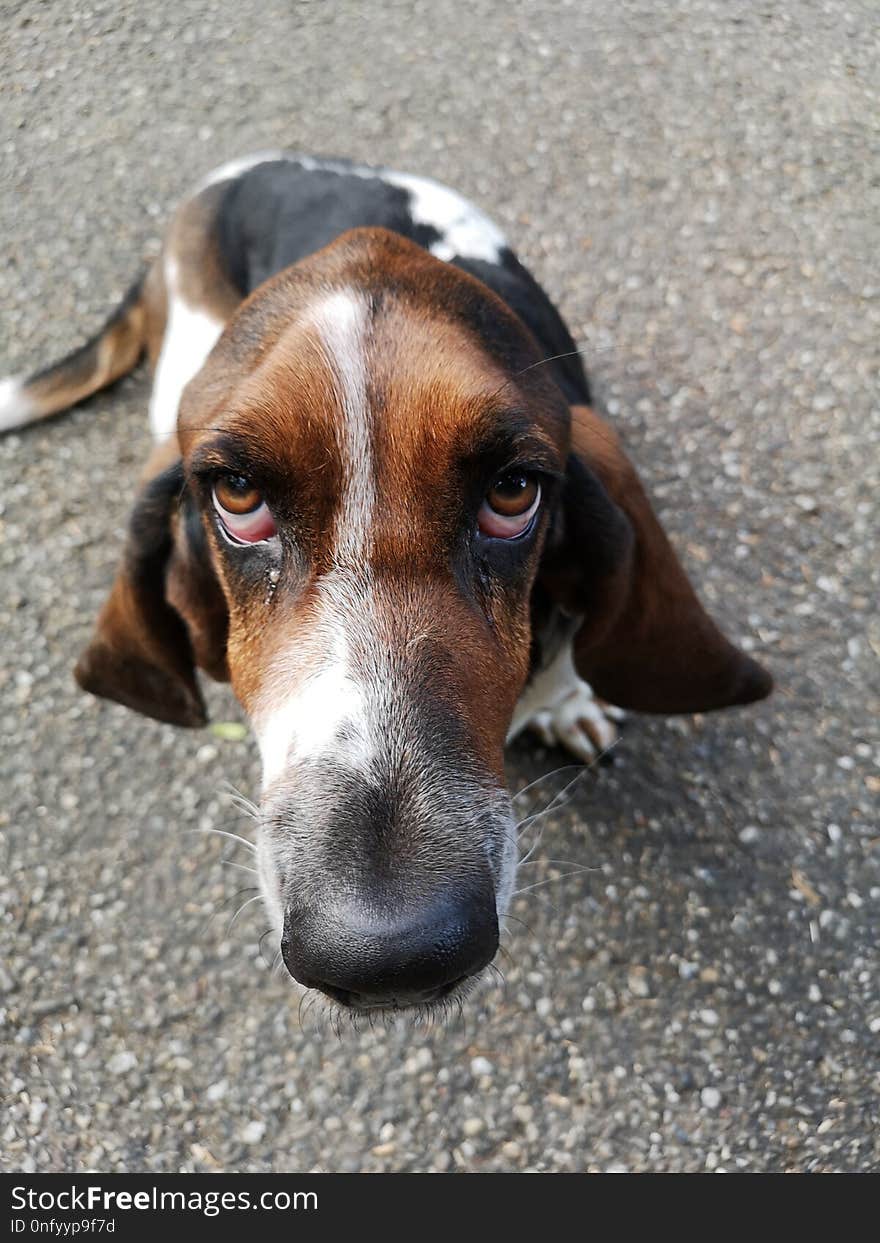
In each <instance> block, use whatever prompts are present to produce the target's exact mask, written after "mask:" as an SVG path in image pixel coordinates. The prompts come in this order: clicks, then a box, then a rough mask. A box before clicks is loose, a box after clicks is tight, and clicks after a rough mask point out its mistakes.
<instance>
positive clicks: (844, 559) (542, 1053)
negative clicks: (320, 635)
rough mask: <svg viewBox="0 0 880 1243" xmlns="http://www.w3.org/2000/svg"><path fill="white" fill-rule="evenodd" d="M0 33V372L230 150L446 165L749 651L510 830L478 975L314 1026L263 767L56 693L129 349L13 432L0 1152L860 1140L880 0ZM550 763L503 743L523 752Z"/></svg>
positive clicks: (221, 709)
mask: <svg viewBox="0 0 880 1243" xmlns="http://www.w3.org/2000/svg"><path fill="white" fill-rule="evenodd" d="M2 24H3V45H2V53H0V55H2V65H0V308H2V329H0V331H2V341H0V374H2V373H3V372H5V371H19V370H21V369H23V368H26V367H31V366H35V365H38V364H42V363H44V362H46V361H48V360H49V359H51V358H54V357H55V356H57V355H59V354H61V353H62V352H64V351H66V350H67V349H69V348H71V347H73V346H74V345H76V344H77V343H78V342H79V341H80V340H81V339H82V338H83V337H84V336H85V335H86V334H87V333H89V332H91V331H93V330H94V329H95V328H96V327H97V326H98V324H99V323H100V321H101V320H102V318H103V315H104V314H105V312H106V310H107V309H108V307H109V306H110V305H111V304H112V302H113V300H114V299H115V298H116V297H117V296H118V295H119V294H120V293H121V292H122V291H123V289H124V288H125V286H126V285H127V283H128V281H129V278H130V277H131V276H132V275H133V274H134V272H135V271H136V270H137V268H138V266H139V264H140V262H141V259H142V258H143V256H144V255H148V254H151V253H154V252H155V248H156V246H157V243H158V238H159V235H160V231H161V227H162V221H163V220H164V218H165V216H166V214H167V211H168V209H169V207H170V206H171V205H172V204H173V203H174V201H175V200H176V199H177V197H178V196H179V195H180V194H181V192H182V191H183V190H185V188H186V187H187V186H188V185H190V184H191V183H192V181H193V180H194V179H195V178H196V177H197V176H199V175H200V174H202V173H203V172H204V171H205V170H206V169H208V168H210V167H211V166H212V165H214V164H215V163H217V162H219V161H220V160H222V159H225V158H228V157H231V156H234V155H237V154H241V153H243V152H246V151H249V150H253V149H258V148H260V147H264V146H272V145H276V144H282V145H288V146H293V147H297V148H301V149H305V150H310V151H315V152H319V153H325V154H342V155H349V156H353V157H355V158H357V159H362V160H369V161H384V162H387V163H391V164H394V165H396V166H398V167H402V168H406V169H409V170H411V171H415V172H421V173H427V174H431V175H434V176H436V177H439V178H441V179H443V180H445V181H448V182H450V183H452V184H454V185H456V186H457V187H459V188H460V189H462V190H463V191H464V192H466V193H468V194H469V195H471V196H472V197H473V198H475V199H476V200H477V201H479V202H480V203H481V204H482V205H483V206H485V207H486V208H488V209H489V210H490V211H491V212H492V213H493V214H494V215H495V216H496V217H497V218H498V219H499V220H500V221H501V223H502V224H503V226H505V227H506V229H507V231H508V232H509V234H510V236H511V237H512V239H513V240H514V241H515V243H516V244H517V245H518V247H519V249H520V250H521V252H522V254H523V256H524V257H525V258H526V260H527V261H528V262H530V263H531V264H532V265H533V267H534V269H535V271H536V272H537V274H538V276H539V277H540V278H541V279H543V281H544V282H545V283H546V284H547V286H548V288H549V289H550V290H551V292H552V293H553V294H554V296H556V297H557V298H558V300H559V302H560V304H561V306H562V308H563V309H564V311H565V313H566V315H567V316H568V318H569V320H570V323H571V325H572V328H573V330H574V332H575V335H576V337H577V338H578V340H579V341H580V342H581V343H582V344H584V346H585V347H586V349H587V351H588V357H589V363H590V368H591V370H592V372H593V374H594V376H595V378H596V382H597V387H598V390H599V393H600V394H601V396H602V399H603V401H604V403H605V405H606V407H607V408H608V409H609V410H610V411H611V412H612V414H613V415H614V416H615V417H616V419H617V420H618V423H619V426H620V427H621V429H622V431H623V433H624V435H625V438H626V440H627V443H628V444H629V446H630V448H631V450H632V453H633V455H634V456H635V457H636V459H637V460H638V462H639V463H640V464H641V466H642V469H643V471H644V474H645V476H646V478H647V479H648V481H649V483H650V485H651V487H652V490H653V494H654V496H655V498H656V500H657V504H658V507H659V508H660V510H661V511H662V514H663V517H664V520H665V522H666V524H667V526H668V528H669V529H670V531H671V532H672V533H673V536H674V538H675V540H676V542H677V545H678V547H679V548H680V549H681V550H682V552H683V555H684V557H685V558H686V561H687V563H688V565H689V567H690V568H691V570H692V571H693V573H694V575H695V576H696V578H697V579H698V581H699V583H700V585H701V590H702V592H703V595H704V597H705V598H706V599H707V600H708V602H709V603H710V605H711V606H712V607H713V609H714V610H715V611H716V613H717V615H718V616H719V617H720V618H721V619H722V620H723V621H724V623H725V624H726V625H727V626H728V627H729V629H730V631H731V632H732V633H733V634H735V635H736V636H738V638H739V639H740V640H741V641H742V642H743V643H744V644H745V645H746V646H748V647H749V648H751V649H754V650H755V651H756V652H758V653H761V654H762V655H763V657H764V658H765V659H766V660H767V662H768V663H769V664H770V665H771V666H772V668H773V669H774V671H775V673H776V674H777V677H778V681H779V689H778V692H777V694H776V695H775V697H774V698H773V699H772V700H771V701H770V702H769V703H767V704H765V705H761V706H759V707H758V708H756V709H752V710H746V711H737V712H731V713H729V714H721V715H717V716H709V717H706V718H704V719H696V720H695V719H691V718H685V719H681V720H663V719H651V718H646V717H643V718H637V719H634V720H632V722H631V723H630V725H629V727H628V728H627V729H626V732H625V736H624V738H623V741H622V743H621V745H620V746H619V747H618V748H617V751H616V755H617V764H616V766H615V767H613V768H601V769H596V770H595V771H591V772H590V773H589V774H587V776H586V777H585V779H584V780H583V782H582V783H581V786H580V789H579V791H578V792H577V795H576V797H575V799H574V801H573V802H572V803H571V804H570V805H569V806H567V807H565V808H563V809H562V810H560V811H559V812H558V813H556V814H554V815H551V816H549V817H547V818H546V820H545V821H544V822H542V823H543V824H544V827H545V830H546V831H545V833H544V836H543V839H542V842H541V844H540V846H539V847H538V848H537V850H536V854H535V856H534V864H533V865H530V866H529V868H528V869H527V871H526V872H524V873H523V877H524V879H523V884H524V885H525V884H529V885H531V884H535V883H537V882H538V881H545V880H546V881H550V880H551V879H553V878H556V879H555V882H554V883H549V884H546V885H543V886H542V887H541V888H538V889H535V890H532V891H530V892H529V893H526V894H524V895H522V897H521V898H519V899H518V900H517V903H516V906H515V907H514V915H515V916H516V920H515V921H512V922H511V924H510V928H509V932H508V935H507V936H506V938H505V941H506V948H505V953H504V955H503V957H502V959H501V961H500V966H501V968H502V970H503V974H504V981H505V982H504V986H503V987H501V986H500V985H498V986H495V987H492V988H487V989H486V990H485V991H484V992H483V993H482V995H481V996H480V997H479V998H478V999H477V1000H476V1001H475V1002H474V1003H472V1004H471V1005H470V1006H469V1007H468V1008H467V1009H466V1011H465V1013H464V1014H463V1015H462V1016H461V1017H460V1018H458V1019H456V1020H455V1021H453V1022H452V1023H451V1025H450V1026H448V1027H446V1028H434V1029H432V1030H425V1029H423V1028H414V1027H412V1026H411V1025H409V1024H401V1025H400V1026H399V1027H397V1028H394V1029H392V1030H384V1029H383V1030H369V1029H367V1030H365V1031H363V1032H360V1033H358V1032H354V1031H350V1030H347V1029H342V1030H340V1031H339V1032H334V1031H333V1030H332V1028H331V1027H329V1026H328V1025H327V1024H326V1023H323V1024H322V1022H321V1021H320V1020H319V1019H318V1017H317V1016H316V1014H315V1013H314V1011H309V1013H308V1014H306V1015H305V1018H304V1020H303V1021H302V1022H301V1021H300V1016H299V1014H298V1008H297V1004H296V1000H295V998H294V995H293V992H292V989H291V987H290V986H289V982H288V981H287V980H286V979H285V978H284V977H282V976H281V975H279V974H278V973H277V972H273V971H272V970H271V969H270V967H267V966H266V964H265V963H264V962H263V960H262V958H261V956H260V951H259V945H258V941H259V937H260V934H261V933H262V932H263V930H264V928H265V922H264V919H263V916H262V914H261V912H260V907H259V903H253V904H252V905H251V906H249V907H247V908H246V909H245V910H244V911H242V913H241V915H240V917H239V918H238V919H237V920H236V922H235V924H234V926H233V927H232V928H231V930H230V929H229V922H230V918H231V916H232V914H233V913H234V911H235V910H236V908H237V906H238V905H239V904H240V903H241V901H242V900H243V899H244V898H245V897H248V896H250V895H248V894H238V896H236V895H237V891H239V890H241V889H242V888H243V887H246V886H247V884H248V882H249V880H250V877H249V875H248V873H247V872H242V871H238V870H236V869H234V868H231V867H227V866H223V860H224V859H230V860H234V861H235V862H236V863H241V864H246V863H247V862H248V855H247V852H246V851H245V849H244V848H242V849H241V850H237V849H236V848H235V847H234V846H233V845H232V844H231V843H229V842H225V841H224V840H223V839H220V838H217V837H215V836H211V835H210V834H201V833H199V832H196V830H200V829H207V828H210V827H212V826H213V827H225V828H229V829H230V830H231V831H235V832H242V833H245V834H246V833H247V832H248V830H249V827H250V826H249V825H248V822H247V820H245V819H242V818H241V817H239V816H238V814H237V813H236V811H235V809H234V808H233V807H232V806H231V805H230V804H229V802H228V801H227V800H226V799H225V797H224V795H223V793H222V787H223V783H224V782H225V781H227V780H228V781H231V782H233V783H234V784H235V785H236V786H238V787H239V788H240V789H242V790H243V791H245V792H248V793H251V794H253V793H255V792H256V789H257V770H256V765H255V752H254V746H253V744H252V742H251V741H250V740H248V739H244V740H229V739H223V738H220V737H217V736H216V735H213V734H211V733H201V734H198V733H187V732H177V731H175V730H173V729H171V728H165V727H163V726H159V725H156V724H152V723H150V722H148V721H146V720H143V719H140V718H138V717H136V716H134V715H133V714H130V713H127V712H126V711H125V710H124V709H122V708H117V707H114V706H110V705H108V704H103V703H97V702H96V701H93V700H90V699H89V698H87V697H86V696H84V695H82V694H81V693H79V692H78V691H77V690H76V689H75V687H74V684H73V681H72V678H71V672H70V671H71V666H72V664H73V661H74V659H75V656H76V654H77V652H78V650H79V648H80V647H81V645H82V644H83V643H84V641H85V639H86V637H87V634H88V632H89V629H90V626H91V621H92V618H93V616H94V613H95V611H96V609H97V607H98V605H99V603H100V601H101V599H102V597H103V594H104V592H105V590H106V587H107V585H108V582H109V580H110V576H111V573H112V568H113V565H114V562H115V560H116V557H117V554H118V551H119V547H120V540H121V535H122V531H123V527H124V523H125V520H126V512H127V507H128V505H129V502H130V498H131V496H132V494H133V490H134V486H135V481H136V477H137V474H138V470H139V467H140V464H141V462H142V460H143V458H144V454H145V450H146V447H147V430H146V421H145V407H146V401H147V394H148V379H147V376H146V375H145V374H144V373H143V372H140V373H138V374H137V375H135V376H133V377H131V378H130V379H129V380H126V381H125V382H123V383H122V384H121V385H120V386H119V387H118V388H117V389H116V390H115V391H113V392H112V393H108V394H105V395H102V396H101V397H99V398H97V399H96V400H94V401H92V402H91V403H90V404H88V405H86V406H84V407H82V408H80V409H78V410H76V411H75V412H73V413H72V414H71V415H68V416H66V417H65V418H63V419H59V420H56V421H54V422H52V423H51V424H48V425H46V426H44V427H42V428H39V429H36V430H34V431H32V432H30V433H28V434H22V435H14V436H11V437H8V438H6V439H4V440H2V441H0V471H2V482H0V535H2V547H0V558H2V574H3V580H2V583H3V585H2V592H0V619H2V627H3V661H2V671H0V679H2V689H3V708H2V723H3V735H4V746H3V752H2V782H3V798H2V803H0V826H2V834H3V844H2V855H0V869H2V874H3V875H2V888H0V950H2V956H0V1021H2V1030H0V1059H2V1061H0V1098H2V1105H0V1160H2V1164H3V1166H4V1167H6V1168H8V1169H13V1170H40V1171H47V1170H60V1169H65V1170H84V1169H88V1168H93V1169H98V1170H130V1171H135V1170H151V1171H160V1170H161V1171H170V1170H218V1169H230V1170H311V1169H322V1170H353V1169H363V1170H518V1169H523V1170H610V1169H630V1170H704V1169H709V1170H712V1169H718V1168H723V1169H725V1170H730V1171H735V1170H739V1169H744V1170H783V1169H786V1170H868V1169H877V1168H880V1138H878V1136H880V1128H878V1112H880V992H878V950H877V929H878V917H880V828H878V822H877V814H876V813H877V804H878V789H880V775H878V774H880V770H878V760H880V738H878V710H877V709H878V653H880V622H878V614H877V600H878V570H880V558H878V552H877V539H876V535H877V515H876V510H874V509H873V508H872V506H873V505H874V504H875V502H876V497H877V490H878V486H880V448H878V438H880V417H878V404H877V377H878V368H880V355H878V341H880V332H878V329H880V271H878V259H877V256H878V253H880V230H878V221H880V212H878V208H880V202H878V200H880V189H878V139H880V122H878V118H880V110H878V69H877V66H878V64H880V46H878V42H880V40H878V20H877V7H876V3H874V0H848V2H846V3H838V2H837V0H829V2H827V3H818V2H812V0H811V2H810V3H806V2H798V0H781V2H780V3H777V4H773V5H765V4H760V5H759V4H749V3H741V4H735V5H732V4H728V3H726V2H725V0H694V2H693V3H672V4H668V5H659V4H653V3H647V2H645V0H642V2H638V0H633V2H627V3H618V4H604V3H598V2H597V0H590V2H581V3H571V4H563V3H545V2H532V3H530V4H529V5H527V6H526V5H521V6H520V5H507V4H502V3H494V2H492V3H490V2H487V0H477V2H475V3H469V4H467V5H464V4H456V3H452V2H451V0H431V3H421V2H416V3H400V4H396V3H388V4H380V3H376V4H373V3H363V2H361V3H349V2H347V0H346V2H344V3H343V2H334V3H323V4H317V3H313V4H305V3H292V2H287V0H286V2H285V3H279V2H278V0H264V2H260V3H256V2H255V0H236V2H235V3H232V2H229V0H223V2H222V3H195V2H191V0H181V2H178V3H174V4H171V3H158V2H157V0H149V2H148V3H134V2H133V0H88V3H79V0H73V2H72V3H70V4H64V5H47V4H44V3H37V2H36V0H24V2H21V3H10V2H9V0H6V3H4V4H3V5H2ZM210 699H211V705H212V709H213V714H214V719H215V720H220V721H229V720H236V719H239V718H238V713H237V709H236V708H235V705H234V704H233V702H232V700H231V698H230V697H229V696H228V694H227V692H226V691H225V690H224V689H222V688H221V689H218V690H215V691H212V692H211V695H210ZM565 762H566V761H565V758H564V757H562V756H561V755H560V754H558V753H548V752H544V751H541V750H539V749H536V748H534V747H532V746H529V745H521V746H518V747H517V748H516V749H515V750H514V752H513V754H512V755H511V762H510V777H511V783H512V784H513V785H514V786H515V787H519V786H522V785H524V784H525V783H526V782H527V781H531V780H533V779H534V778H536V777H540V776H541V775H544V774H549V773H552V772H553V770H554V769H556V768H557V767H558V766H559V765H561V764H563V763H565ZM562 780H563V777H562V776H557V777H555V778H548V779H547V781H545V782H544V783H543V784H541V785H539V786H538V787H537V788H536V789H535V790H534V791H533V792H532V793H531V794H530V795H529V796H528V797H527V798H525V799H523V800H521V806H522V807H523V809H524V810H525V809H526V808H528V807H530V806H535V807H540V806H542V805H544V803H546V802H547V801H548V800H549V798H550V796H551V794H552V792H553V791H554V790H555V789H557V788H558V787H559V785H560V783H561V782H562ZM533 798H534V800H535V801H534V803H532V799H533ZM560 860H561V861H563V862H558V861H560ZM572 865H575V866H572ZM580 866H583V867H585V868H588V869H589V870H587V871H577V872H576V868H577V867H580ZM571 872H576V874H575V875H574V876H570V877H568V878H564V877H565V876H566V874H567V873H571ZM526 877H527V878H528V879H527V880H526V879H525V878H526ZM264 950H266V956H267V958H268V960H269V961H270V962H271V958H272V952H271V948H270V947H267V946H264Z"/></svg>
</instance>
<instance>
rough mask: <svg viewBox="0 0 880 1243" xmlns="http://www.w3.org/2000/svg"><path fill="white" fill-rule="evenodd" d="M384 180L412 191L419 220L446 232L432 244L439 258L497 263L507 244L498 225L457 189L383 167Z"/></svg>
mask: <svg viewBox="0 0 880 1243" xmlns="http://www.w3.org/2000/svg"><path fill="white" fill-rule="evenodd" d="M382 177H383V180H385V181H388V182H390V183H391V185H393V186H400V187H401V188H402V189H404V190H408V191H409V194H410V196H411V197H410V210H411V212H412V217H413V220H415V222H416V224H425V225H431V226H432V227H433V228H435V229H437V231H438V232H439V233H440V234H442V236H441V237H440V239H439V240H438V241H436V242H432V243H431V245H430V246H429V247H428V249H429V250H430V252H431V254H432V255H436V257H437V258H438V259H445V260H449V259H453V258H455V256H456V255H461V257H462V258H463V259H484V260H485V261H486V262H487V263H497V262H498V260H499V259H500V258H501V251H502V250H503V249H504V247H505V246H506V245H507V243H506V241H505V238H504V234H503V233H502V232H501V230H500V229H499V228H498V226H497V225H495V224H493V222H492V221H491V220H490V219H489V217H488V216H486V215H485V214H484V213H483V212H481V211H480V209H479V208H478V207H475V206H474V205H473V203H469V202H468V200H467V199H465V198H462V196H461V195H460V194H457V193H456V191H455V190H450V189H449V187H448V186H443V185H441V184H440V182H439V181H433V180H432V179H431V178H430V177H415V176H412V175H411V174H410V173H395V172H393V171H391V170H383V172H382Z"/></svg>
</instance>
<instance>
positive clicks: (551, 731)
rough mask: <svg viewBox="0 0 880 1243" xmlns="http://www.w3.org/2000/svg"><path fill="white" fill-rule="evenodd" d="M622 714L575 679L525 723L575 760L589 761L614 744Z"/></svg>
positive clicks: (585, 684) (547, 742)
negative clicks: (550, 702)
mask: <svg viewBox="0 0 880 1243" xmlns="http://www.w3.org/2000/svg"><path fill="white" fill-rule="evenodd" d="M625 715H626V714H625V713H624V711H623V709H621V708H615V707H614V705H613V704H607V703H604V702H603V701H602V700H601V699H597V698H596V696H595V695H594V694H593V692H592V690H591V689H590V687H589V686H588V685H587V683H586V682H580V681H578V683H577V684H576V685H575V686H574V687H573V688H572V689H571V690H570V691H568V692H567V693H566V694H565V695H563V696H562V698H561V699H559V700H557V702H556V703H555V704H553V706H552V707H549V708H542V709H541V710H540V711H539V712H536V713H535V715H534V716H532V717H530V718H529V720H528V721H526V723H525V724H526V728H527V729H531V730H533V731H534V732H535V733H536V734H537V735H538V736H539V738H541V739H542V741H543V742H544V743H546V745H547V746H548V747H556V746H559V747H564V748H565V750H566V751H570V752H571V754H572V755H573V756H575V757H576V758H577V759H579V760H584V761H589V760H592V759H595V758H596V756H598V755H601V754H602V753H603V752H605V751H607V750H608V748H609V747H612V746H614V744H615V742H616V741H617V737H618V731H617V725H618V723H619V722H620V721H622V720H623V719H624V718H625Z"/></svg>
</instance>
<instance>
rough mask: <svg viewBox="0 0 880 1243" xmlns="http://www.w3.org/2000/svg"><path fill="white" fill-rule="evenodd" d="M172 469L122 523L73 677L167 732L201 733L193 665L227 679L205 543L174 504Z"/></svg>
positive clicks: (221, 619) (220, 614)
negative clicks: (105, 591) (102, 599)
mask: <svg viewBox="0 0 880 1243" xmlns="http://www.w3.org/2000/svg"><path fill="white" fill-rule="evenodd" d="M182 490H183V470H182V467H181V465H180V463H179V462H177V463H175V464H174V465H173V466H171V467H168V468H167V469H165V470H163V471H162V473H161V474H159V475H157V476H156V477H155V478H153V479H151V480H150V481H149V482H148V483H147V484H146V485H145V487H144V489H143V491H142V492H141V494H140V496H139V497H138V499H137V502H136V504H135V507H134V510H133V512H132V515H131V519H130V521H129V528H128V538H127V541H126V545H125V551H124V554H123V558H122V563H121V565H120V567H119V570H118V572H117V575H116V580H115V582H114V583H113V587H112V589H111V591H110V595H109V597H108V599H107V601H106V603H105V605H104V607H103V608H102V610H101V612H100V614H99V616H98V620H97V624H96V626H95V632H94V635H93V637H92V641H91V643H90V644H89V645H88V647H87V648H86V649H85V651H84V652H83V654H82V656H81V657H80V659H79V662H78V663H77V666H76V670H75V676H76V680H77V681H78V682H79V684H80V686H82V687H83V689H84V690H87V691H90V692H91V693H92V694H93V695H101V696H103V697H105V698H107V699H114V700H116V701H117V702H118V703H122V704H125V705H126V706H127V707H129V708H134V709H135V711H136V712H143V713H144V714H145V715H146V716H152V717H155V718H156V719H157V720H159V721H167V722H169V723H171V724H172V725H188V726H198V725H204V724H205V721H206V719H207V717H206V713H205V704H204V701H203V699H202V695H201V692H200V690H199V687H198V684H197V682H196V677H195V665H196V664H199V665H201V666H202V667H203V668H205V669H207V670H208V672H209V673H211V674H212V675H213V676H214V677H220V678H222V677H225V676H227V675H226V662H225V650H226V629H227V624H228V621H227V615H226V608H225V603H224V600H223V595H222V592H221V589H220V586H219V584H218V583H217V580H216V578H215V577H214V574H213V570H212V569H211V568H210V561H209V559H208V557H207V552H206V550H205V551H204V553H203V555H202V552H201V550H199V549H194V548H193V540H194V539H196V540H197V539H199V538H201V539H202V540H204V535H203V533H202V532H201V528H200V526H198V524H196V523H188V522H187V521H186V515H185V513H184V512H182V511H181V509H180V506H179V502H180V497H181V494H182Z"/></svg>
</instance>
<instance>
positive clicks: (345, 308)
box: [306, 290, 375, 562]
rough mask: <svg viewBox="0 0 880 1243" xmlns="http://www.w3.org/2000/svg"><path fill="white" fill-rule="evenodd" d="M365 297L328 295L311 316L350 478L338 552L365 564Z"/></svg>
mask: <svg viewBox="0 0 880 1243" xmlns="http://www.w3.org/2000/svg"><path fill="white" fill-rule="evenodd" d="M368 314H369V311H368V307H367V302H366V299H365V298H363V297H362V296H361V295H360V294H358V293H355V292H354V291H353V290H340V291H339V292H337V293H332V294H328V295H327V296H326V297H325V298H323V299H322V300H321V301H320V302H319V303H318V304H317V305H316V306H315V307H312V308H311V309H310V311H309V313H308V316H307V320H306V322H307V324H308V325H309V326H311V327H312V328H314V329H315V330H316V332H317V335H318V339H319V341H320V345H321V350H322V352H323V354H324V356H325V358H326V360H327V363H328V365H329V367H330V369H331V371H332V372H333V375H334V378H335V381H336V386H337V391H338V396H339V399H340V405H341V407H342V413H343V426H342V427H341V428H340V434H339V437H338V440H339V447H340V450H341V452H342V455H343V472H344V478H345V484H344V491H343V495H342V497H341V498H340V506H339V513H338V518H337V526H336V546H335V548H334V553H335V554H336V557H337V558H338V559H339V560H340V561H345V560H347V559H352V558H353V559H355V560H357V561H360V562H363V561H364V560H365V556H366V552H367V548H368V544H369V533H370V524H371V522H372V517H373V509H374V505H375V487H374V483H373V461H372V451H371V444H370V410H369V404H368V400H367V356H366V336H367V319H368Z"/></svg>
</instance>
